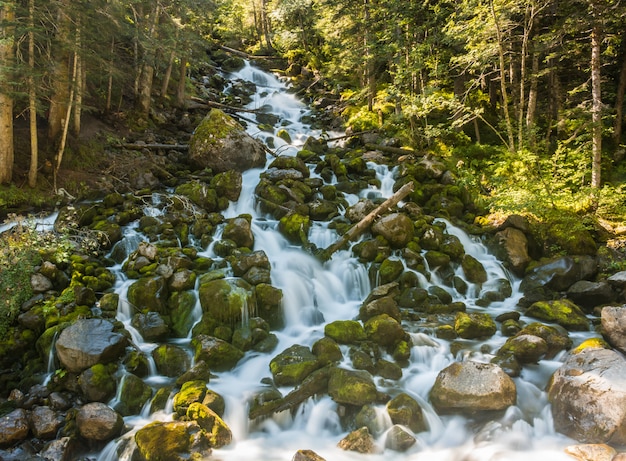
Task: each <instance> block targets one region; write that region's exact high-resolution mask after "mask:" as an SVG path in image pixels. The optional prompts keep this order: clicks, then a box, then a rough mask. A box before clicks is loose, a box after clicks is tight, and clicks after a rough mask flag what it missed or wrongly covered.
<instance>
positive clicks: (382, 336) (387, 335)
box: [363, 314, 407, 347]
mask: <svg viewBox="0 0 626 461" xmlns="http://www.w3.org/2000/svg"><path fill="white" fill-rule="evenodd" d="M363 328H364V329H365V334H366V335H367V338H368V339H370V340H371V341H374V342H375V343H376V344H379V345H380V346H383V347H392V346H394V345H395V344H397V343H399V342H400V341H402V340H403V339H405V338H406V336H407V333H406V332H405V331H404V329H403V328H402V325H400V323H399V322H398V321H397V320H396V319H394V318H393V317H390V316H389V315H387V314H381V315H377V316H375V317H372V318H371V319H369V320H368V321H367V322H365V325H364V326H363Z"/></svg>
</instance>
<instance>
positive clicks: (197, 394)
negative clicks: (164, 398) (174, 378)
mask: <svg viewBox="0 0 626 461" xmlns="http://www.w3.org/2000/svg"><path fill="white" fill-rule="evenodd" d="M206 394H207V383H206V381H203V380H201V379H196V380H193V381H187V382H186V383H184V384H183V385H182V386H181V388H180V391H178V392H177V393H176V395H174V401H173V408H174V411H175V412H176V414H178V415H179V416H184V415H185V414H187V410H188V409H189V407H190V406H191V404H192V403H198V402H199V403H202V401H203V400H204V397H205V396H206Z"/></svg>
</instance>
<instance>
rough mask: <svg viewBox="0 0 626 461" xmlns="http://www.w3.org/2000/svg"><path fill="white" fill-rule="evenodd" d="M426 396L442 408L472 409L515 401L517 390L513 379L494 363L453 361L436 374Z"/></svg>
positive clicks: (501, 407) (494, 407) (505, 405)
mask: <svg viewBox="0 0 626 461" xmlns="http://www.w3.org/2000/svg"><path fill="white" fill-rule="evenodd" d="M430 400H431V402H432V403H433V405H434V406H435V408H437V410H439V411H442V412H448V413H450V412H456V411H460V412H466V413H474V412H478V411H486V410H504V409H506V408H508V407H509V406H511V405H515V402H516V400H517V392H516V387H515V383H514V382H513V380H512V379H511V378H510V377H509V376H508V375H507V374H506V373H505V372H504V370H502V368H500V367H499V366H497V365H494V364H492V363H479V362H473V361H468V362H455V363H453V364H452V365H450V366H448V367H446V368H444V369H443V370H441V371H440V372H439V375H437V379H436V380H435V384H434V385H433V388H432V389H431V391H430Z"/></svg>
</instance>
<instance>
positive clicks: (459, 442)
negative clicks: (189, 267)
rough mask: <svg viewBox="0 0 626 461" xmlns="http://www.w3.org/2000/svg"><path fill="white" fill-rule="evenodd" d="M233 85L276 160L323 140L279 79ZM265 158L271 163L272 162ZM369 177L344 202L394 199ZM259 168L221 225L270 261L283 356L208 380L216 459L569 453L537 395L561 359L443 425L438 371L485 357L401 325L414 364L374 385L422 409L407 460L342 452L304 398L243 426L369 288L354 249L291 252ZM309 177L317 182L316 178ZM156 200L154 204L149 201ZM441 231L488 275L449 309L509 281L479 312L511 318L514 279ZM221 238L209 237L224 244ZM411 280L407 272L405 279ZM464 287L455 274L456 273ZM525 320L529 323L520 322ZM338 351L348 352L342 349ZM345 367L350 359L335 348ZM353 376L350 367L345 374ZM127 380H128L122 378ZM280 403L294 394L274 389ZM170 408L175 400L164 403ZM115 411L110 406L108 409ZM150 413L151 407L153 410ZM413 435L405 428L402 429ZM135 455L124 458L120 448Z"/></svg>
mask: <svg viewBox="0 0 626 461" xmlns="http://www.w3.org/2000/svg"><path fill="white" fill-rule="evenodd" d="M227 77H228V78H229V79H230V81H236V80H237V79H241V80H244V81H248V82H253V83H255V85H256V88H257V91H256V93H255V95H254V96H253V101H252V102H251V103H250V104H249V105H248V108H254V109H258V108H263V110H265V111H267V112H269V113H272V114H274V115H276V116H278V117H279V119H280V120H281V121H283V122H286V123H283V124H282V125H283V127H284V129H286V130H287V131H288V132H289V134H290V137H291V140H292V142H291V144H287V143H286V142H284V141H283V140H281V139H280V138H278V137H275V138H274V139H273V142H274V147H275V149H276V151H277V152H278V153H280V154H283V155H295V154H296V152H297V151H298V148H299V147H301V146H302V145H303V143H304V141H305V140H306V139H307V138H308V137H309V136H316V137H319V136H323V135H324V134H323V133H321V132H319V131H317V130H312V129H311V128H310V127H309V126H308V125H306V124H303V123H302V122H301V119H302V116H303V115H306V114H308V113H309V111H308V109H307V107H306V105H305V104H304V103H302V102H301V101H299V100H298V99H297V98H296V97H294V95H293V94H291V93H289V91H288V88H287V86H286V85H285V84H284V83H283V82H282V81H281V80H280V79H278V78H277V77H276V76H274V75H272V74H270V73H267V72H264V71H261V70H259V69H256V68H254V67H253V66H251V65H249V64H246V66H245V67H244V68H243V69H242V70H241V71H239V72H236V73H232V74H227ZM247 130H248V132H249V133H250V134H251V135H253V136H255V137H257V138H260V139H262V140H266V138H267V137H268V136H271V135H269V134H267V133H265V132H263V131H261V130H260V129H259V128H258V127H257V126H256V125H255V124H248V128H247ZM271 160H272V158H271V156H268V164H269V162H271ZM368 167H369V168H371V169H374V170H375V171H376V174H377V177H378V179H379V180H380V184H381V186H380V188H379V189H376V188H370V189H368V190H364V191H362V192H361V193H360V194H359V195H358V196H357V195H349V194H348V195H346V200H347V201H348V203H350V204H354V203H356V202H357V201H358V200H359V198H361V197H388V196H390V195H391V194H392V186H393V183H394V176H395V174H396V170H395V169H393V168H391V169H390V168H388V167H387V166H385V165H378V164H374V163H369V164H368ZM262 171H263V169H252V170H248V171H246V172H245V173H244V174H243V189H242V192H241V196H240V198H239V200H238V201H237V202H233V203H231V205H230V207H229V208H228V209H227V210H226V211H225V212H224V216H225V217H226V218H233V217H237V216H240V215H241V214H244V213H246V214H249V215H251V216H252V229H253V233H254V237H255V244H254V250H263V251H264V252H265V253H266V254H267V256H268V258H269V260H270V262H271V278H272V285H273V286H275V287H277V288H279V289H281V290H282V292H283V310H284V318H285V327H284V328H283V329H282V330H281V331H274V332H273V333H275V334H276V336H277V338H278V346H277V347H276V349H275V350H274V352H272V353H269V354H268V353H259V352H254V351H251V352H247V353H246V355H245V356H244V358H243V359H242V360H241V361H240V362H239V363H238V365H237V366H236V367H235V368H234V369H233V370H231V371H228V372H218V373H214V374H215V377H214V378H212V379H211V381H210V383H209V387H210V388H211V389H212V390H214V391H215V392H217V393H219V394H220V395H222V396H223V397H224V399H225V402H226V411H225V414H224V416H223V419H224V421H225V422H226V424H228V426H229V427H230V429H231V430H232V433H233V442H232V444H230V445H229V446H227V447H224V448H221V449H215V450H213V454H212V457H211V459H217V460H221V461H283V460H284V461H289V460H291V459H292V457H293V456H294V454H295V453H296V451H298V450H301V449H310V450H313V451H315V452H316V453H317V454H318V455H320V456H322V457H323V458H325V459H326V460H327V461H348V460H351V461H354V460H368V461H382V460H385V461H393V460H415V461H421V460H425V461H426V460H436V461H456V460H468V461H469V460H476V461H478V460H480V461H488V460H494V461H495V460H524V461H526V460H527V459H528V458H529V457H532V458H533V459H535V460H537V461H540V460H549V461H559V460H563V461H565V460H569V459H571V458H569V456H566V455H565V454H564V452H563V448H564V447H565V446H567V445H569V444H572V443H575V442H574V441H573V440H571V439H568V438H566V437H564V436H562V435H560V434H558V433H556V432H555V431H554V429H553V424H552V420H551V413H550V408H549V404H548V402H547V398H546V393H545V391H544V389H545V386H546V383H547V381H548V379H549V377H550V375H551V374H552V373H553V372H554V371H555V370H556V368H558V367H559V365H560V361H559V357H557V358H555V359H553V360H550V361H548V360H542V361H540V363H539V364H536V365H530V366H525V367H524V370H523V372H522V374H521V376H520V377H518V378H515V384H516V386H517V404H516V405H515V406H512V407H510V408H509V409H508V410H507V411H506V412H505V413H504V414H503V415H499V416H498V417H497V419H494V420H492V421H481V422H480V423H478V422H476V421H472V420H470V419H468V418H465V417H462V416H445V415H438V414H437V413H436V412H435V411H434V409H433V407H432V406H431V405H430V403H429V400H428V394H429V391H430V389H431V387H432V386H433V384H434V381H435V378H436V376H437V374H438V373H439V371H441V370H442V369H443V368H445V367H446V366H448V365H450V364H451V363H453V362H454V361H462V360H475V361H479V362H489V361H490V359H491V357H492V356H491V355H489V354H488V353H484V352H481V351H482V350H485V348H481V345H484V344H485V342H484V341H482V342H480V343H479V342H478V341H466V344H465V346H466V347H464V349H463V351H462V352H459V353H457V354H453V353H452V352H451V349H450V343H449V342H448V341H446V340H443V339H440V338H436V337H435V336H434V335H431V334H429V333H428V331H427V330H426V329H423V328H422V329H420V328H419V327H418V326H412V325H411V324H410V322H405V323H404V324H403V326H404V327H405V329H406V330H407V331H408V332H409V333H410V336H411V339H412V349H411V357H410V363H409V365H408V366H406V367H405V368H403V376H402V378H401V379H400V380H398V381H393V382H391V381H384V382H383V381H376V382H377V384H378V387H379V390H381V391H383V392H387V393H388V394H389V395H392V396H393V395H397V394H399V393H400V392H405V393H407V394H409V395H410V396H412V397H413V398H415V399H416V400H417V401H418V402H419V403H420V404H421V405H422V408H423V410H424V415H425V419H426V421H427V424H428V430H427V431H425V432H422V433H419V434H415V437H416V439H417V443H416V444H415V445H414V446H413V447H412V448H411V449H410V450H409V451H407V452H404V453H398V452H395V451H392V450H390V449H385V447H384V440H385V434H384V433H383V434H381V435H380V436H378V438H377V444H378V449H379V451H378V453H375V454H369V455H362V454H358V453H354V452H347V451H344V450H341V449H340V448H338V447H337V443H338V442H339V441H340V440H341V439H342V438H343V437H344V436H345V435H346V434H347V433H348V431H347V430H345V429H344V428H343V427H342V425H341V423H340V420H339V416H338V411H337V404H336V403H335V402H334V401H333V400H332V399H331V398H330V397H328V396H325V397H320V398H315V397H314V398H310V399H308V400H306V401H305V402H304V403H303V404H301V405H300V406H299V407H298V408H297V410H296V411H295V412H290V411H283V412H281V413H278V414H275V415H274V416H273V417H270V418H267V419H264V420H262V421H250V420H249V419H248V408H247V404H246V402H247V401H248V400H249V399H250V398H251V397H252V396H253V395H254V393H255V392H257V391H258V390H259V389H261V388H262V387H263V385H262V383H261V380H262V379H263V378H271V373H270V370H269V363H270V360H271V359H272V358H273V357H274V356H275V355H276V354H278V353H279V352H281V351H283V350H285V349H286V348H288V347H290V346H292V345H294V344H300V345H304V346H309V347H310V346H312V344H313V343H314V342H315V341H317V340H318V339H320V338H322V337H323V336H324V325H325V324H326V323H329V322H332V321H335V320H347V319H354V318H356V317H357V315H358V312H359V307H360V305H361V303H362V302H363V300H364V299H365V298H366V297H367V296H368V294H369V293H370V291H371V290H372V289H373V288H374V286H373V285H372V283H371V281H370V276H369V274H368V269H367V267H366V266H365V265H363V264H361V263H359V262H358V261H357V260H356V258H354V257H353V256H352V253H351V251H349V250H343V251H339V252H337V253H335V254H334V255H333V257H332V258H331V259H330V260H329V261H327V262H325V263H321V262H320V261H319V260H317V259H316V258H314V257H313V256H311V255H310V254H309V253H307V252H306V251H304V250H303V249H302V248H300V247H298V246H294V245H293V244H291V243H289V242H288V241H287V240H286V239H285V238H284V237H283V236H282V235H281V233H280V232H278V229H277V227H278V222H277V221H276V220H275V219H274V218H272V217H270V216H268V215H265V214H263V213H262V212H260V211H259V209H258V207H257V203H256V201H255V197H254V190H255V187H256V185H257V184H258V181H259V174H260V173H261V172H262ZM311 175H312V176H315V173H314V172H311ZM155 198H156V197H155ZM145 212H146V214H150V215H153V216H158V214H159V213H160V208H159V204H158V202H157V201H155V203H154V204H153V205H151V206H146V210H145ZM442 224H445V228H446V232H447V233H449V234H453V235H454V236H456V237H458V238H459V239H460V241H461V242H462V243H463V245H464V247H465V252H466V253H467V254H470V255H472V256H474V257H475V258H477V259H478V260H479V261H480V262H481V263H482V264H483V265H484V267H485V269H486V270H487V273H488V276H489V280H488V281H487V283H485V284H484V285H483V286H482V287H480V288H479V287H477V286H476V285H473V284H471V283H468V285H469V289H468V291H467V292H466V294H464V295H462V294H460V293H458V292H457V291H456V290H454V289H453V288H450V287H447V286H445V285H443V284H441V285H440V286H441V287H443V288H444V289H446V290H447V291H448V292H449V293H450V295H451V296H452V297H453V300H454V301H462V302H463V303H465V304H466V306H467V309H468V311H471V310H473V308H476V307H477V306H476V301H477V300H478V298H479V297H480V294H481V293H480V290H489V289H490V288H491V289H493V287H495V286H496V285H497V283H498V280H499V279H503V278H505V279H508V280H509V281H510V283H511V285H512V287H513V294H512V295H511V296H510V297H509V298H507V299H505V300H504V301H501V302H494V303H492V304H491V305H490V306H489V307H488V308H482V307H481V308H480V310H481V311H482V312H489V313H490V314H491V315H492V316H494V317H495V316H497V315H498V314H499V313H502V312H507V311H511V310H515V308H516V305H517V301H518V300H519V298H520V296H521V295H520V293H519V290H518V287H519V280H515V279H514V278H513V277H512V276H511V274H509V273H508V272H507V271H506V270H505V269H504V268H503V266H502V265H501V264H500V262H499V261H498V260H497V259H496V258H495V257H494V256H492V255H491V254H489V252H488V251H487V250H486V248H485V246H484V245H482V244H481V243H480V242H479V241H477V240H476V239H474V238H472V237H470V236H468V235H466V234H465V233H464V232H463V231H462V230H461V229H459V228H456V227H454V226H453V225H452V224H451V223H449V222H446V221H443V222H442ZM136 229H137V226H136V224H134V225H130V226H128V227H127V229H126V237H125V239H124V240H123V241H122V242H120V244H119V245H126V246H127V247H128V248H127V249H126V250H125V251H126V254H130V252H132V251H133V249H134V248H136V246H137V245H138V243H139V242H140V241H141V240H142V239H141V234H139V233H138V232H137V230H136ZM220 234H221V229H218V230H217V232H216V234H215V240H218V239H219V238H220ZM337 238H338V236H337V234H336V233H335V231H333V230H331V229H328V227H327V226H326V225H325V224H324V223H314V225H313V227H312V229H311V231H310V232H309V239H310V241H311V243H313V244H315V245H316V246H317V247H319V248H325V247H327V246H328V245H330V244H331V243H332V242H334V241H335V240H336V239H337ZM199 254H200V255H202V256H207V257H210V258H213V259H219V257H218V256H217V255H216V254H214V253H213V251H212V246H211V245H209V246H208V248H202V249H201V250H200V253H199ZM407 270H410V269H407ZM116 273H117V274H118V282H117V285H116V290H117V292H118V293H119V294H120V304H119V310H118V314H117V318H118V320H120V321H122V322H123V323H124V324H125V326H126V328H127V329H128V330H129V331H130V332H131V335H132V339H133V342H134V343H135V345H136V346H137V347H138V348H139V349H140V350H141V351H143V352H146V355H147V356H148V357H150V352H151V351H152V349H154V348H155V347H157V344H151V343H146V342H144V341H143V339H142V337H141V335H140V334H139V333H137V331H136V330H135V329H134V328H133V327H132V325H131V316H132V312H131V309H130V307H129V305H128V303H127V302H126V301H125V299H126V291H127V289H128V286H129V285H130V283H131V281H129V280H126V279H125V277H124V274H123V272H122V271H121V264H120V265H119V266H118V270H117V271H116ZM417 275H418V277H419V278H420V283H421V284H422V287H423V288H428V287H429V286H431V285H435V284H438V282H439V277H438V274H437V273H436V272H432V273H431V276H430V277H429V278H428V279H427V277H425V276H423V275H422V274H417ZM456 275H457V276H459V277H463V273H462V271H460V270H459V271H458V273H457V274H456ZM196 304H197V305H196V308H195V310H194V312H193V313H192V315H193V316H194V321H199V320H200V317H201V313H202V312H201V308H200V306H199V302H197V303H196ZM522 320H524V318H523V317H522ZM573 338H574V341H575V342H577V343H578V342H581V341H582V340H584V339H585V338H586V336H585V334H577V336H574V337H573ZM505 340H506V338H505V337H503V336H502V335H500V334H499V333H497V334H496V335H494V336H493V337H492V338H491V339H489V340H488V347H487V348H486V349H487V350H490V351H495V350H497V349H498V348H499V347H500V346H501V345H502V344H503V343H504V342H505ZM173 341H174V342H175V343H176V344H177V345H180V346H183V347H187V348H188V349H189V351H190V352H189V353H190V356H191V355H192V353H191V348H190V341H191V337H188V338H185V339H177V340H173ZM342 347H343V346H342ZM342 351H343V352H344V357H348V353H347V349H343V350H342ZM340 366H342V367H346V368H350V367H351V363H350V361H349V359H344V361H343V362H342V363H341V364H340ZM152 370H153V373H152V375H151V376H150V377H149V378H148V379H147V382H148V383H149V384H150V385H151V386H152V387H153V388H155V389H156V388H158V387H160V386H163V385H166V384H168V383H170V382H171V379H170V378H165V377H162V376H158V375H157V374H156V372H155V371H154V366H153V365H152ZM122 379H123V378H122ZM280 390H281V392H282V393H283V395H285V394H287V393H288V392H289V391H290V390H291V388H281V389H280ZM170 400H171V398H170ZM110 403H111V404H114V403H115V402H110ZM148 405H149V404H148ZM376 411H377V414H378V415H379V418H380V423H381V425H382V427H385V428H387V429H388V428H390V427H391V421H390V420H389V417H388V416H387V415H386V412H385V411H384V405H380V407H379V408H377V410H376ZM171 419H172V406H171V402H170V404H169V405H168V406H167V407H166V409H165V410H164V411H160V412H157V413H155V414H152V415H150V414H149V411H148V410H147V409H146V410H144V411H143V412H142V413H141V414H140V415H135V416H131V417H126V418H125V421H126V424H127V426H130V427H133V428H134V429H133V430H132V431H131V432H129V433H127V434H125V435H124V436H123V437H122V438H121V439H118V440H116V441H113V442H111V443H110V444H109V445H107V447H106V448H105V449H104V450H103V451H102V452H101V453H99V455H98V460H99V461H114V460H118V459H122V460H124V459H130V454H129V453H125V452H124V450H122V452H121V453H120V447H121V446H123V445H121V440H122V439H123V438H128V437H132V434H133V433H134V431H135V430H137V429H139V428H141V427H143V426H144V425H146V424H148V423H150V422H151V421H156V420H159V421H168V420H171ZM407 430H408V429H407ZM126 451H130V450H126Z"/></svg>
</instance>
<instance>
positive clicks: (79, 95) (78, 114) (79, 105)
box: [72, 23, 87, 137]
mask: <svg viewBox="0 0 626 461" xmlns="http://www.w3.org/2000/svg"><path fill="white" fill-rule="evenodd" d="M76 27H77V29H76V51H75V54H74V65H75V66H76V78H75V81H74V86H75V88H76V90H75V96H74V124H73V125H72V132H73V133H74V136H76V137H78V135H79V134H80V124H81V119H82V113H83V91H84V87H85V85H84V83H85V79H86V77H87V74H86V72H85V69H84V66H83V60H82V58H81V56H80V48H81V29H80V23H78V24H77V26H76Z"/></svg>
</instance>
